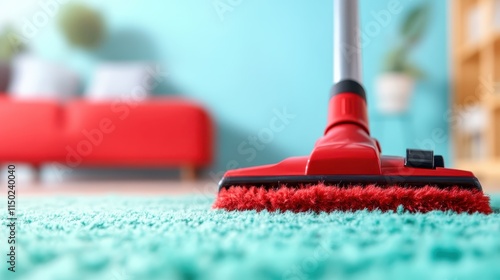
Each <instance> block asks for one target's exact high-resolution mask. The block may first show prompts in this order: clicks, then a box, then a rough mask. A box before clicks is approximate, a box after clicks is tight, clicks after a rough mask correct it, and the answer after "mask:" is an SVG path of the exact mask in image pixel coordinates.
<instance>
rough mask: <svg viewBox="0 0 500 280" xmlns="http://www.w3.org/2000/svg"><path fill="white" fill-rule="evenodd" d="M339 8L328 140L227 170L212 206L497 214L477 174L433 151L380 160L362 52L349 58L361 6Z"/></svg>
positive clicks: (344, 3)
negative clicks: (299, 153) (276, 159)
mask: <svg viewBox="0 0 500 280" xmlns="http://www.w3.org/2000/svg"><path fill="white" fill-rule="evenodd" d="M334 3H335V5H336V6H335V9H334V10H335V12H336V15H335V17H334V19H335V20H336V21H338V22H337V24H336V29H335V34H334V38H335V40H334V41H335V44H334V46H335V48H334V60H335V62H336V64H335V71H334V73H335V74H336V77H335V78H334V80H335V81H336V82H335V85H334V87H333V88H332V91H331V98H330V102H329V105H328V122H327V126H326V129H325V133H324V135H323V136H322V137H321V138H320V139H319V140H318V141H317V142H316V145H315V147H314V149H313V151H312V152H311V154H310V155H309V156H303V157H292V158H288V159H285V160H284V161H282V162H280V163H278V164H274V165H265V166H260V167H251V168H243V169H236V170H230V171H227V172H226V174H225V175H224V177H223V178H222V180H221V182H220V185H219V195H218V197H217V199H216V201H215V204H214V208H217V209H227V210H264V209H266V210H269V211H277V210H280V211H286V210H291V211H327V212H328V211H335V210H342V211H355V210H363V209H369V210H375V209H379V210H383V211H388V210H394V211H396V210H397V209H398V208H399V209H400V208H401V207H403V208H404V209H405V210H408V211H411V212H428V211H432V210H443V211H447V210H451V211H456V212H466V213H474V212H480V213H485V214H488V213H491V208H490V205H489V198H488V197H487V196H485V195H484V194H483V192H482V189H481V185H480V184H479V181H478V180H477V179H476V177H474V175H473V174H472V173H471V172H469V171H462V170H456V169H449V168H445V167H444V160H443V157H442V156H439V155H434V152H433V151H425V150H415V149H408V150H407V151H406V157H404V158H403V157H394V156H382V155H381V148H380V145H379V143H378V141H377V140H376V139H374V138H372V137H371V136H370V131H369V126H368V116H367V104H366V94H365V91H364V89H363V87H362V86H361V84H360V83H359V82H358V81H359V80H360V76H361V74H360V72H361V70H360V69H361V66H360V56H359V51H356V52H348V53H346V48H345V46H352V49H354V50H359V47H358V44H359V40H358V39H357V38H356V34H357V31H358V29H357V20H358V19H357V1H353V0H335V2H334ZM339 27H345V28H339ZM348 49H349V48H348ZM352 49H351V50H352ZM347 51H349V50H347Z"/></svg>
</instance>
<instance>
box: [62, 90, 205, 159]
mask: <svg viewBox="0 0 500 280" xmlns="http://www.w3.org/2000/svg"><path fill="white" fill-rule="evenodd" d="M65 112H66V113H65V115H66V121H65V124H66V125H65V131H64V134H65V138H66V139H68V142H67V145H65V147H64V149H65V153H66V155H65V160H66V162H67V163H68V165H69V166H72V165H113V166H120V165H125V166H141V167H142V166H179V165H183V164H185V165H193V166H204V165H207V164H209V163H210V161H211V159H212V150H213V146H212V145H213V143H212V124H211V120H210V117H209V115H208V114H207V112H206V111H205V110H204V109H203V108H202V107H201V106H199V105H197V104H196V103H194V102H191V101H187V100H183V99H179V98H156V99H152V100H151V99H150V100H147V101H142V102H138V103H127V102H123V101H114V102H99V103H97V102H88V101H85V100H77V101H73V102H70V103H69V104H67V106H66V110H65Z"/></svg>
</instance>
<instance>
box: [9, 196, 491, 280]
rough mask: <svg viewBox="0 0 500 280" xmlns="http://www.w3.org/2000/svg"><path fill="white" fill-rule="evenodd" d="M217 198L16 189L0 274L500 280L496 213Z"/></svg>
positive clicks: (127, 279) (123, 279) (120, 278)
mask: <svg viewBox="0 0 500 280" xmlns="http://www.w3.org/2000/svg"><path fill="white" fill-rule="evenodd" d="M213 201H214V198H213V197H204V196H201V195H200V196H185V197H156V198H134V197H121V196H108V197H86V198H75V197H52V198H24V199H23V198H22V197H21V198H19V200H18V209H19V210H18V228H17V234H16V238H17V245H18V247H17V253H16V255H17V262H16V272H15V274H14V273H12V272H10V271H8V270H7V263H6V262H5V260H6V255H5V253H4V252H6V251H7V245H8V244H7V230H6V228H7V220H6V212H7V211H6V208H7V207H5V211H2V212H1V213H0V217H1V218H2V222H1V223H2V230H0V238H1V239H0V244H1V245H0V251H1V252H2V256H3V257H1V259H0V260H1V262H0V269H1V270H0V279H37V280H44V279H51V280H52V279H56V280H57V279H61V280H63V279H68V280H70V279H71V280H78V279H107V280H135V279H173V280H175V279H190V280H195V279H196V280H197V279H216V280H225V279H237V280H246V279H264V280H266V279H269V280H274V279H280V280H306V279H342V278H345V279H440V280H462V279H475V280H477V279H500V196H493V197H492V199H491V204H492V206H493V210H494V213H493V214H491V215H484V214H472V215H470V214H456V213H453V212H438V211H436V212H429V213H425V214H412V213H409V212H407V211H405V210H404V209H402V208H399V209H398V210H397V211H395V212H385V213H382V212H379V211H372V212H369V211H366V210H364V211H358V212H354V213H353V212H332V213H329V214H326V213H319V214H316V213H299V214H296V213H291V212H286V213H279V212H277V213H276V212H274V213H269V212H267V211H261V212H256V211H245V212H226V211H224V210H212V209H211V206H212V203H213Z"/></svg>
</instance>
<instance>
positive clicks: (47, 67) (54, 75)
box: [8, 55, 79, 101]
mask: <svg viewBox="0 0 500 280" xmlns="http://www.w3.org/2000/svg"><path fill="white" fill-rule="evenodd" d="M78 85H79V78H78V76H77V74H76V73H75V72H73V71H71V70H70V69H68V68H67V67H65V66H64V65H61V64H59V63H56V62H51V61H45V60H42V59H39V58H36V57H33V56H28V55H23V56H19V57H17V58H15V59H14V61H13V63H12V80H11V82H10V85H9V89H8V92H9V94H10V95H12V96H13V97H14V98H17V99H31V100H56V101H66V100H68V99H70V98H72V97H74V96H75V95H76V94H77V92H78Z"/></svg>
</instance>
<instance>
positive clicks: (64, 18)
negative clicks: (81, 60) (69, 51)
mask: <svg viewBox="0 0 500 280" xmlns="http://www.w3.org/2000/svg"><path fill="white" fill-rule="evenodd" d="M59 27H60V28H61V31H62V33H63V34H64V36H65V38H66V40H67V41H68V43H69V44H71V45H72V46H74V47H79V48H82V49H86V50H92V49H95V48H97V47H98V46H99V45H100V44H101V42H102V41H103V39H104V36H105V33H106V27H105V22H104V19H103V17H102V15H101V14H100V13H99V12H98V11H97V10H95V9H93V8H92V7H89V6H87V5H84V4H81V3H71V4H68V5H66V6H65V7H64V9H62V11H61V14H60V16H59Z"/></svg>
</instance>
